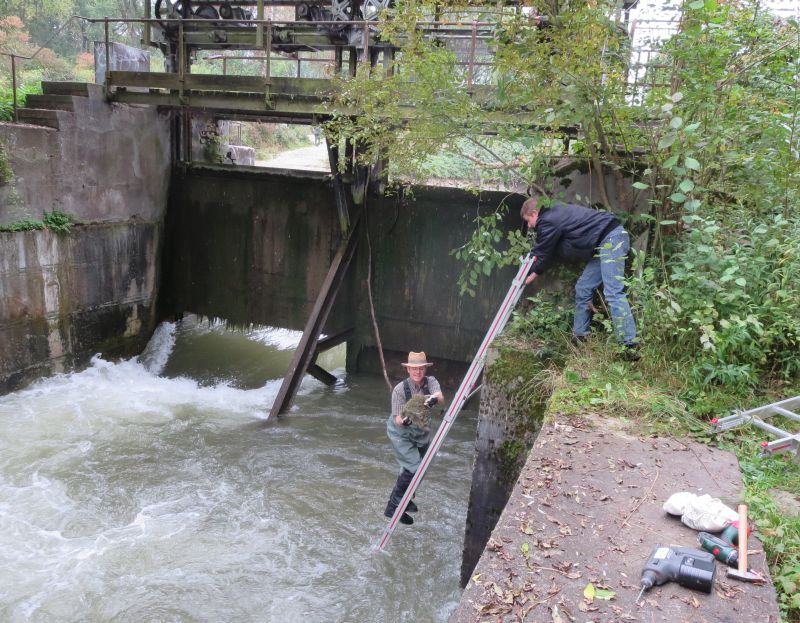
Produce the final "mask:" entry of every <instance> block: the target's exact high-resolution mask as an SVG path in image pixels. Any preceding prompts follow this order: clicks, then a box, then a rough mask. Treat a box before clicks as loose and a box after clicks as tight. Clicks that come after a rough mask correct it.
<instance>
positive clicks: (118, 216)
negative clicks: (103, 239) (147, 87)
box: [0, 85, 170, 224]
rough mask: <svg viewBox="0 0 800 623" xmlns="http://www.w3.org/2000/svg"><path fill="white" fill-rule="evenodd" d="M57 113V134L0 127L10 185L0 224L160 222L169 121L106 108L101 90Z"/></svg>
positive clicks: (2, 198) (1, 201) (3, 192)
mask: <svg viewBox="0 0 800 623" xmlns="http://www.w3.org/2000/svg"><path fill="white" fill-rule="evenodd" d="M88 86H89V94H90V97H73V98H72V106H73V109H74V112H70V111H65V110H59V111H57V114H58V119H59V127H60V129H59V130H54V129H51V128H43V127H39V126H30V125H22V124H11V123H0V142H2V143H3V145H4V146H5V151H6V152H7V153H8V155H9V156H10V163H11V167H12V169H13V171H14V177H15V180H14V181H13V182H12V183H11V184H6V185H2V186H0V223H4V224H7V223H13V222H16V221H19V220H22V219H41V218H42V214H43V212H45V211H47V212H52V211H53V210H61V211H62V212H66V213H68V214H70V215H72V216H73V217H74V218H75V219H76V220H78V221H92V222H98V221H104V222H107V221H117V222H118V221H126V220H128V219H131V218H137V219H142V220H145V221H160V220H161V219H162V217H163V215H164V211H165V209H166V197H167V190H168V184H169V173H170V150H169V137H170V131H169V118H168V116H167V115H165V114H163V113H162V114H160V113H158V112H156V111H155V110H153V109H149V108H144V107H136V106H125V105H119V104H113V105H109V104H107V103H106V102H105V101H104V100H103V99H102V88H100V87H98V86H97V85H88Z"/></svg>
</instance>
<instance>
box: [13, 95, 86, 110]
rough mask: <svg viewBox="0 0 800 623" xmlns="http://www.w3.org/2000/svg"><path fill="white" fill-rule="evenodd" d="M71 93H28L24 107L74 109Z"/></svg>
mask: <svg viewBox="0 0 800 623" xmlns="http://www.w3.org/2000/svg"><path fill="white" fill-rule="evenodd" d="M72 97H73V96H72V95H50V94H47V95H28V97H27V98H26V99H25V107H26V108H38V109H39V110H68V111H70V112H72V111H73V110H75V107H74V105H73V101H72Z"/></svg>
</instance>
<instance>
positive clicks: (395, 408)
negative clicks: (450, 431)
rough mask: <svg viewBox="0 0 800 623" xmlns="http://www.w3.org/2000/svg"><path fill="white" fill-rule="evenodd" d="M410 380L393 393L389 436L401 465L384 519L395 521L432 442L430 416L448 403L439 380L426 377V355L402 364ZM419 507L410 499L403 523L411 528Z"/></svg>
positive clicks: (430, 364)
mask: <svg viewBox="0 0 800 623" xmlns="http://www.w3.org/2000/svg"><path fill="white" fill-rule="evenodd" d="M400 365H402V366H403V367H405V369H406V371H407V372H408V378H407V379H406V380H404V381H402V382H400V383H398V384H397V385H396V386H395V388H394V391H392V413H391V414H390V415H389V419H388V420H387V422H386V433H387V434H388V435H389V441H390V442H391V443H392V449H393V450H394V456H395V458H396V459H397V462H398V463H400V475H399V476H398V477H397V482H396V483H395V485H394V489H392V493H391V495H390V496H389V503H388V504H387V505H386V510H385V511H384V512H383V514H384V516H386V517H387V518H389V519H391V518H392V516H393V515H394V512H395V510H396V509H397V505H398V504H400V500H401V499H402V498H403V494H405V492H406V489H408V485H410V484H411V480H412V479H413V478H414V474H415V473H416V471H417V468H418V467H419V464H420V462H421V461H422V457H423V456H425V452H426V450H427V449H428V444H429V443H430V440H431V425H430V419H431V418H430V414H431V410H432V408H433V406H434V405H436V404H441V403H443V402H444V395H443V394H442V390H441V388H440V387H439V381H437V380H436V379H435V378H434V377H432V376H426V375H425V371H426V369H427V368H428V367H429V366H432V365H433V364H432V363H428V361H427V357H426V355H425V353H424V352H420V353H415V352H413V351H412V352H410V353H408V361H407V362H406V363H402V364H400ZM417 510H418V509H417V505H416V504H414V502H413V500H409V502H408V505H407V506H406V508H405V509H404V511H403V514H402V515H401V516H400V523H403V524H406V525H407V526H410V525H411V524H413V523H414V520H413V519H412V518H411V516H410V515H409V514H408V513H416V512H417Z"/></svg>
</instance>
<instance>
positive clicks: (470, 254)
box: [451, 204, 528, 296]
mask: <svg viewBox="0 0 800 623" xmlns="http://www.w3.org/2000/svg"><path fill="white" fill-rule="evenodd" d="M507 213H508V206H507V205H505V204H503V205H501V206H500V207H499V208H498V209H497V210H496V211H495V212H492V213H491V214H488V215H486V216H480V215H479V216H477V217H476V218H475V223H476V225H477V229H476V230H475V232H474V233H473V234H472V237H471V238H470V239H469V241H467V242H466V243H465V244H464V245H463V246H461V247H459V248H457V249H454V250H453V251H451V255H455V256H456V258H457V259H459V260H463V261H464V262H468V263H469V268H468V270H466V271H464V272H462V273H461V275H459V278H458V286H459V289H460V292H461V294H465V293H466V294H469V295H470V296H475V287H476V286H477V285H478V278H479V277H480V275H481V274H483V275H485V276H489V275H491V274H492V271H493V270H494V269H495V268H502V267H503V266H509V265H511V264H513V263H515V262H516V261H517V260H518V259H519V257H520V256H522V255H524V254H525V253H527V252H528V245H527V243H526V239H525V237H524V236H523V235H522V234H521V233H520V232H519V230H511V231H508V232H507V233H506V235H505V236H503V234H502V233H501V231H500V229H499V227H498V225H499V223H500V222H502V220H503V218H504V217H505V215H506V214H507ZM503 241H504V242H505V243H506V247H505V248H499V247H498V245H499V244H500V243H501V242H503Z"/></svg>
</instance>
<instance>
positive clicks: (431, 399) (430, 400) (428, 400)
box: [422, 396, 439, 409]
mask: <svg viewBox="0 0 800 623" xmlns="http://www.w3.org/2000/svg"><path fill="white" fill-rule="evenodd" d="M437 402H439V399H438V398H437V397H436V396H425V402H424V403H422V404H424V405H425V408H426V409H431V408H432V407H433V405H435V404H436V403H437Z"/></svg>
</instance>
